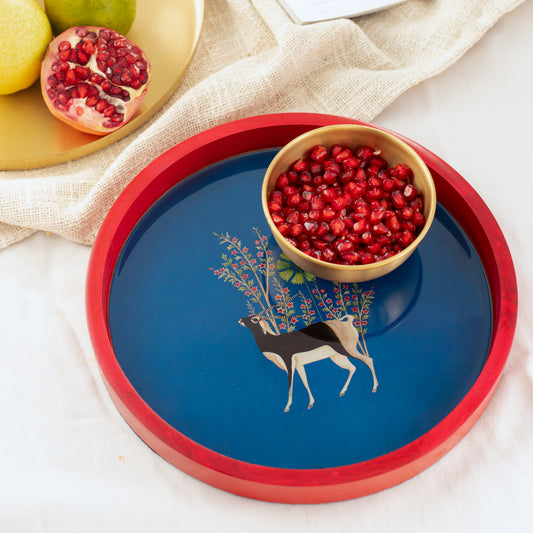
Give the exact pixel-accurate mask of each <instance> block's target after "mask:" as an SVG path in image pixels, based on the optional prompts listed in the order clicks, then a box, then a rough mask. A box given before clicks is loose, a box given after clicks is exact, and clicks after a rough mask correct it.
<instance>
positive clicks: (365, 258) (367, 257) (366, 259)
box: [361, 252, 376, 265]
mask: <svg viewBox="0 0 533 533" xmlns="http://www.w3.org/2000/svg"><path fill="white" fill-rule="evenodd" d="M375 261H376V258H375V257H374V254H373V253H370V252H363V254H362V255H361V263H362V264H363V265H369V264H370V263H375Z"/></svg>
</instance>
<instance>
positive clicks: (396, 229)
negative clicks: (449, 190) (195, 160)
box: [262, 124, 436, 282]
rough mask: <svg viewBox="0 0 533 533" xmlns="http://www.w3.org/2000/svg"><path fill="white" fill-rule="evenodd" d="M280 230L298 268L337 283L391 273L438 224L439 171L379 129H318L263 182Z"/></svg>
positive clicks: (283, 153) (269, 212) (271, 217)
mask: <svg viewBox="0 0 533 533" xmlns="http://www.w3.org/2000/svg"><path fill="white" fill-rule="evenodd" d="M262 194H263V209H264V211H265V215H266V217H267V221H268V222H269V224H270V226H271V228H272V231H273V235H274V237H275V238H276V240H277V241H278V244H279V245H280V247H281V248H282V250H283V251H284V252H285V254H286V255H287V256H288V257H289V258H290V259H291V260H292V261H293V262H294V263H295V264H297V265H298V266H300V267H301V268H303V269H304V270H308V271H309V272H311V273H314V274H316V275H318V276H319V277H324V278H326V279H331V280H334V281H346V282H357V281H364V280H367V279H374V278H376V277H379V276H382V275H385V274H386V273H388V272H390V271H391V270H393V269H394V268H396V267H397V266H399V265H400V264H402V263H403V262H404V261H405V260H406V259H407V257H408V256H409V255H411V253H412V252H413V251H414V249H415V248H416V246H417V245H418V244H419V243H420V241H421V240H422V238H423V237H424V235H425V234H426V232H427V231H428V229H429V226H430V224H431V222H432V219H433V216H434V212H435V206H436V194H435V187H434V184H433V181H432V177H431V174H430V172H429V170H428V169H427V167H426V166H425V165H424V163H423V161H422V160H421V159H420V157H419V156H418V155H417V154H416V152H415V151H414V150H413V149H412V148H410V147H409V146H408V145H407V144H406V143H404V142H403V141H401V140H399V139H398V138H396V137H395V136H393V135H392V134H389V133H386V132H384V131H382V130H379V129H377V128H372V127H368V126H358V125H351V124H350V125H348V124H345V125H337V126H327V127H324V128H318V129H316V130H312V131H310V132H307V133H306V134H304V135H302V136H300V137H298V138H297V139H295V140H293V141H292V142H291V143H289V144H288V145H287V146H285V147H284V148H282V150H280V152H279V153H278V154H277V156H276V157H275V158H274V160H273V161H272V163H271V165H270V166H269V168H268V170H267V173H266V176H265V181H264V184H263V192H262Z"/></svg>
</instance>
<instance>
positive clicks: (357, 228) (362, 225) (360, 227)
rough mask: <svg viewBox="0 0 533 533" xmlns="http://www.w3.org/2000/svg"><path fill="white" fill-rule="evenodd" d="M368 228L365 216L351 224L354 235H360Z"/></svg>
mask: <svg viewBox="0 0 533 533" xmlns="http://www.w3.org/2000/svg"><path fill="white" fill-rule="evenodd" d="M369 230H370V224H369V222H368V220H367V219H366V218H362V219H361V220H358V221H357V222H356V223H355V224H354V225H353V226H352V231H353V232H354V233H355V234H356V235H362V234H363V233H365V232H366V231H369Z"/></svg>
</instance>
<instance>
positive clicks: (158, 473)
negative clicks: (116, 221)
mask: <svg viewBox="0 0 533 533" xmlns="http://www.w3.org/2000/svg"><path fill="white" fill-rule="evenodd" d="M532 20H533V2H531V1H530V2H526V3H525V4H523V5H522V6H520V7H518V8H517V9H516V10H515V11H513V12H511V13H510V14H508V15H506V16H505V17H503V18H502V19H501V20H500V21H499V22H498V23H497V24H496V25H495V26H494V27H493V28H492V29H491V30H490V31H489V32H488V33H487V34H486V35H485V36H484V37H483V38H482V39H481V41H479V43H478V44H476V45H475V46H474V47H473V48H472V49H471V50H470V51H468V52H467V53H466V55H465V56H464V57H463V58H462V59H460V60H459V62H458V63H456V64H455V65H454V66H452V67H450V68H449V69H448V70H446V71H445V72H444V73H443V74H440V75H438V76H437V77H435V78H432V79H430V80H429V81H426V82H423V83H421V84H420V85H418V86H416V87H414V88H412V89H410V90H409V91H407V92H406V93H404V94H403V95H402V96H400V97H399V98H398V99H397V100H396V101H395V102H394V103H393V104H392V105H390V106H389V107H388V108H387V109H386V110H385V111H384V112H382V113H381V114H380V115H379V116H378V117H377V118H376V119H375V120H374V122H375V123H376V124H379V125H380V126H384V127H387V128H390V129H392V130H395V131H397V132H400V133H402V134H403V135H405V136H407V137H409V138H411V139H413V140H415V141H417V142H418V143H420V144H422V145H424V146H425V147H427V148H428V149H430V150H431V151H433V152H435V153H436V154H437V155H439V156H440V157H442V158H443V159H444V160H445V161H447V162H448V163H449V164H450V165H452V166H453V167H454V168H455V169H456V170H458V171H459V172H460V173H461V174H462V175H463V176H464V177H465V178H466V179H467V180H468V181H469V182H470V183H471V184H472V185H473V187H474V188H475V189H476V190H477V191H478V193H479V194H480V195H481V197H482V198H483V199H484V200H485V202H486V203H487V204H488V206H489V208H490V209H491V210H492V212H493V214H494V216H495V217H496V219H497V220H498V222H499V224H500V226H501V228H502V230H503V232H504V235H505V237H506V239H507V242H508V244H509V247H510V250H511V253H512V255H513V258H514V261H515V268H516V274H517V278H518V285H519V315H518V325H517V331H516V335H515V341H514V345H513V348H512V350H511V353H510V356H509V360H508V363H507V366H506V368H505V371H504V374H503V376H502V381H501V383H500V386H499V387H498V389H497V391H496V394H495V397H494V399H493V401H492V402H491V403H490V405H489V406H488V408H487V410H486V411H485V413H484V414H483V416H482V417H481V419H480V421H479V422H478V423H477V424H476V425H475V426H474V428H473V429H472V431H470V432H469V433H468V434H467V436H466V437H465V438H464V439H463V440H462V441H461V442H460V444H459V445H458V446H457V447H455V448H454V449H453V450H452V451H451V452H450V453H448V454H447V455H446V456H445V457H444V458H443V459H441V460H440V461H439V462H438V463H437V464H435V465H434V466H432V467H431V468H429V469H428V470H426V471H424V472H423V473H421V474H419V475H418V476H416V477H415V478H414V479H412V480H410V481H407V482H405V483H403V484H401V485H399V486H397V487H394V488H391V489H389V490H386V491H383V492H381V493H378V494H375V495H371V496H367V497H365V498H360V499H357V500H352V501H347V502H340V503H334V504H323V505H309V506H307V505H299V506H296V505H283V504H270V503H264V502H259V501H254V500H248V499H246V498H241V497H237V496H233V495H231V494H227V493H225V492H223V491H220V490H218V489H215V488H212V487H210V486H208V485H205V484H203V483H201V482H199V481H197V480H195V479H193V478H191V477H189V476H187V475H185V474H183V473H182V472H180V471H179V470H177V469H176V468H174V467H173V466H171V465H170V464H168V463H167V462H165V461H164V460H163V459H161V458H160V457H159V456H157V455H156V454H154V453H153V452H152V451H151V450H150V449H149V448H148V447H147V446H146V445H145V444H144V443H143V442H142V441H141V440H140V439H139V438H138V437H137V436H136V435H135V434H134V433H133V431H132V430H131V429H130V427H129V426H128V425H127V424H126V423H125V422H124V420H123V419H122V418H121V416H120V414H119V413H118V411H117V410H116V408H115V406H114V404H113V403H112V401H111V400H110V397H109V396H108V393H107V391H106V389H105V388H104V386H103V383H102V380H101V377H100V375H99V369H98V365H97V362H96V359H95V356H94V353H93V350H92V346H91V342H90V339H89V334H88V331H87V325H86V318H85V308H84V290H85V276H86V271H87V265H88V261H89V256H90V253H91V249H90V248H89V247H86V246H83V245H79V244H74V243H72V242H69V241H67V240H64V239H62V238H60V237H57V236H53V235H47V234H45V233H37V234H35V235H33V236H32V237H30V238H28V239H26V240H24V241H22V242H20V243H17V244H15V245H13V246H11V247H9V248H7V249H5V250H2V251H1V252H0V294H1V295H2V302H1V305H0V323H1V332H2V337H1V343H0V346H1V349H0V361H1V367H0V368H1V373H0V376H1V378H0V379H1V381H0V406H1V407H0V408H1V415H2V436H1V439H0V456H1V458H0V474H1V478H2V484H1V488H0V531H5V532H41V531H43V532H54V533H55V532H78V531H91V532H93V531H94V532H96V531H98V532H99V533H104V532H113V533H116V532H121V531H129V532H134V531H139V532H141V531H142V532H147V531H150V532H152V531H158V532H159V531H179V532H201V531H202V532H203V531H206V532H207V531H217V532H235V531H254V532H255V533H260V532H267V531H279V532H282V531H283V532H285V531H287V532H288V531H291V532H297V531H306V532H322V531H324V532H326V531H328V532H329V531H379V532H388V531H391V532H398V531H409V532H417V531H433V532H438V531H442V532H444V531H446V532H448V531H456V532H462V531H465V532H466V531H469V532H470V531H485V532H493V531H494V532H499V531H514V532H521V531H524V532H525V531H532V530H533V525H532V524H531V521H532V518H531V494H530V480H531V479H532V478H533V411H532V408H531V406H532V405H533V355H532V348H533V329H532V327H531V323H532V319H533V284H532V282H531V278H530V268H531V264H532V260H533V252H532V246H531V243H530V242H531V231H532V228H533V211H532V209H531V199H532V197H533V183H532V181H533V180H532V177H531V176H532V171H531V166H532V165H531V163H530V162H529V155H530V153H531V152H532V150H531V147H532V136H531V123H532V121H533V102H532V96H531V87H532V86H533V70H532V69H531V53H532V51H533V33H532V32H531V21H532Z"/></svg>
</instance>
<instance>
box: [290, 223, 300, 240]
mask: <svg viewBox="0 0 533 533" xmlns="http://www.w3.org/2000/svg"><path fill="white" fill-rule="evenodd" d="M289 226H290V228H289V233H290V234H291V235H292V236H293V237H299V236H300V235H301V234H302V233H303V232H304V226H303V224H300V223H297V224H292V225H290V224H289Z"/></svg>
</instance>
